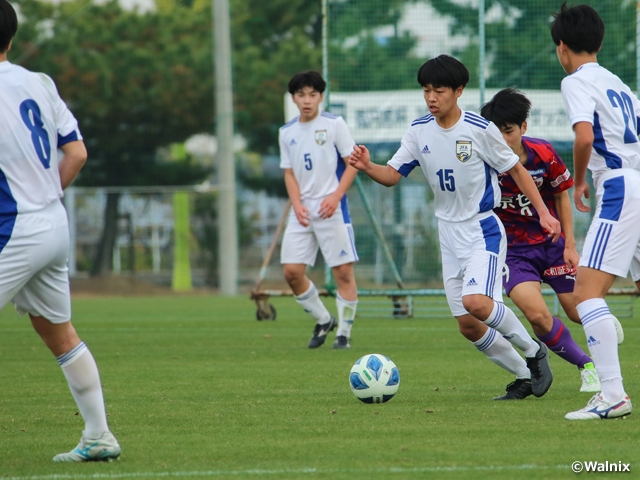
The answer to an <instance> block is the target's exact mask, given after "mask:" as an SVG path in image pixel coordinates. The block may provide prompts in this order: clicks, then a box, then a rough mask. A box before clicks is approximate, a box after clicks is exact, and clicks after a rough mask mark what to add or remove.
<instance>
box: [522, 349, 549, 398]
mask: <svg viewBox="0 0 640 480" xmlns="http://www.w3.org/2000/svg"><path fill="white" fill-rule="evenodd" d="M533 341H534V342H536V343H537V344H538V345H539V346H540V350H538V351H537V352H536V356H535V357H531V358H527V367H528V368H529V370H530V371H531V390H532V391H533V394H534V395H535V396H536V397H541V396H543V395H544V394H545V393H547V392H548V391H549V387H551V382H553V373H552V372H551V365H549V352H548V350H547V346H546V345H545V344H544V343H540V342H539V341H538V340H536V339H535V338H534V339H533Z"/></svg>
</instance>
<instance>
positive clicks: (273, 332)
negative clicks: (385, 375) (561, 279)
mask: <svg viewBox="0 0 640 480" xmlns="http://www.w3.org/2000/svg"><path fill="white" fill-rule="evenodd" d="M273 303H274V305H275V306H276V308H277V309H278V319H277V320H276V321H275V322H257V321H256V320H255V319H254V318H255V317H254V314H255V307H254V305H253V304H252V302H250V301H249V300H248V299H247V298H244V297H243V298H233V299H227V298H221V297H208V296H170V297H147V298H94V299H78V300H75V301H74V324H75V325H76V328H77V330H78V331H79V332H80V336H81V338H82V339H83V340H84V341H85V342H86V343H87V345H89V347H90V348H91V350H92V352H93V355H94V356H95V358H96V360H97V362H98V365H99V367H100V371H101V377H102V383H103V385H104V392H105V398H106V404H107V411H108V414H109V422H110V426H111V429H112V431H113V432H114V433H115V435H116V436H117V438H118V440H119V441H120V444H121V446H122V449H123V453H122V456H121V458H120V460H118V461H116V462H111V463H99V464H73V465H66V464H62V465H60V464H54V463H53V462H52V461H51V458H52V457H53V455H55V454H56V453H59V452H62V451H67V450H70V449H71V448H72V447H74V446H75V445H76V443H77V441H78V439H79V438H80V435H81V430H82V427H83V422H82V421H81V418H80V417H79V416H78V415H77V413H76V407H75V404H74V403H73V400H72V398H71V395H70V393H69V391H68V387H67V385H66V382H65V381H64V377H63V375H62V373H61V371H60V368H59V367H58V365H57V362H56V361H55V359H54V358H53V357H52V356H51V354H50V353H49V351H48V350H47V349H46V348H45V347H44V345H42V344H41V342H40V339H39V338H38V337H37V335H36V334H35V332H33V331H32V329H31V327H30V324H29V322H28V320H27V319H26V318H24V317H18V316H17V315H16V314H15V313H14V312H13V309H12V308H10V307H7V308H5V309H4V310H3V311H2V312H0V358H1V359H2V360H1V361H2V363H1V368H0V480H7V479H8V478H14V479H20V480H26V479H33V480H38V479H41V480H44V479H93V478H100V479H128V478H194V479H195V478H212V477H213V478H296V479H297V478H300V479H307V478H308V479H319V478H322V479H324V478H330V479H353V478H372V477H375V478H384V479H386V478H398V479H401V478H427V477H428V478H436V479H440V478H443V479H454V478H455V479H467V478H491V479H494V478H497V479H507V478H509V479H511V478H515V477H522V478H527V479H529V478H544V479H549V478H573V477H575V474H574V473H572V471H571V468H570V465H571V463H572V462H574V461H577V460H580V461H602V462H604V461H609V462H616V463H617V462H619V461H621V462H624V463H630V464H631V476H635V475H638V474H640V450H639V448H638V438H640V423H638V419H639V416H638V413H636V414H634V415H631V416H630V417H628V418H626V419H619V420H611V421H597V422H595V421H592V422H577V423H576V422H568V421H566V420H564V418H563V416H564V414H565V413H566V412H567V411H570V410H574V409H576V408H581V407H583V406H584V405H585V404H586V402H587V400H588V399H589V394H584V393H582V394H581V393H579V391H578V390H579V386H580V384H579V376H578V373H577V371H576V370H575V369H574V367H572V366H570V365H568V364H566V363H564V362H563V361H561V360H560V359H559V358H558V357H555V356H554V357H553V358H552V367H553V368H554V374H555V382H554V384H553V386H552V388H551V390H550V391H549V393H548V394H547V395H546V396H544V397H543V398H540V399H536V398H533V397H530V398H528V399H526V400H523V401H520V402H493V401H491V398H492V397H493V396H495V395H496V394H500V393H502V392H503V390H504V387H505V385H506V384H507V383H508V382H510V381H511V379H510V378H509V376H508V375H507V374H506V373H504V372H503V371H502V370H500V369H498V367H496V366H495V365H493V364H492V363H490V362H489V361H488V360H486V359H485V358H484V356H483V355H481V354H480V353H478V352H477V351H476V350H475V348H473V347H472V345H470V344H469V342H468V341H466V340H464V339H463V338H462V337H461V336H460V334H459V333H458V332H457V328H456V325H455V321H454V320H453V319H452V318H444V319H441V320H391V319H377V320H368V319H367V320H361V321H356V325H355V326H354V332H353V341H352V349H351V350H349V351H334V350H332V349H331V343H332V342H333V333H332V334H330V337H329V340H328V342H327V344H326V345H325V346H323V347H322V348H320V349H318V350H308V349H307V348H306V345H307V341H308V340H309V337H310V335H311V330H312V328H313V323H312V321H311V320H310V319H309V318H307V317H306V315H305V314H304V313H303V312H302V311H301V310H300V309H299V307H298V306H297V305H296V304H295V302H294V301H293V300H291V299H275V300H274V301H273ZM327 304H328V305H329V307H330V309H332V310H335V305H334V304H333V302H332V301H328V302H327ZM639 307H640V305H636V311H638V308H639ZM636 316H637V315H636ZM636 320H637V319H623V321H622V323H623V326H624V327H625V333H626V340H625V343H624V344H622V345H621V348H620V354H621V359H622V367H623V374H624V376H625V385H626V388H627V392H628V393H629V394H630V396H631V397H632V399H634V400H635V399H638V401H640V382H639V380H640V368H639V364H640V348H639V347H640V331H639V328H638V323H637V321H636ZM571 330H572V332H573V335H574V338H576V339H577V340H578V342H579V343H580V344H581V345H584V343H585V342H584V335H583V333H582V329H581V328H580V327H574V326H572V327H571ZM366 353H383V354H385V355H387V356H389V357H390V358H391V359H393V360H394V361H395V363H396V364H397V365H398V367H399V369H400V374H401V384H400V389H399V391H398V394H397V395H396V396H395V397H394V398H393V400H391V401H390V402H389V403H387V404H383V405H366V404H363V403H361V402H359V401H358V400H357V399H356V398H355V397H354V396H353V395H352V393H351V391H350V389H349V384H348V373H349V370H350V368H351V365H352V364H353V362H354V361H355V360H356V359H358V358H359V357H360V356H362V355H364V354H366ZM582 475H585V473H583V474H582ZM586 475H588V474H586ZM597 477H598V478H618V477H617V475H615V474H609V475H607V474H598V475H597Z"/></svg>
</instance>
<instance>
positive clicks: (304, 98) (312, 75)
mask: <svg viewBox="0 0 640 480" xmlns="http://www.w3.org/2000/svg"><path fill="white" fill-rule="evenodd" d="M326 86H327V83H326V82H325V81H324V79H323V78H322V75H320V74H319V73H318V72H315V71H313V70H309V71H307V72H300V73H296V74H295V75H294V76H293V78H292V79H291V80H290V81H289V93H290V94H291V98H292V99H293V103H295V104H296V106H297V107H298V110H300V121H302V122H308V121H310V120H313V119H314V118H316V116H317V115H318V110H319V108H320V103H322V100H323V99H324V95H323V94H324V89H325V88H326Z"/></svg>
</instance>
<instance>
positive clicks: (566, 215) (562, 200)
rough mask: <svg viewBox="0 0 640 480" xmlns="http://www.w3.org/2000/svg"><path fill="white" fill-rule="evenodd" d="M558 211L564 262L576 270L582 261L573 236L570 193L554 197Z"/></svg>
mask: <svg viewBox="0 0 640 480" xmlns="http://www.w3.org/2000/svg"><path fill="white" fill-rule="evenodd" d="M553 198H554V201H555V203H556V210H557V211H558V217H559V220H560V226H561V227H562V231H563V232H564V261H565V262H566V263H567V266H568V267H569V268H576V267H577V266H578V262H579V261H580V255H579V254H578V251H577V250H576V238H575V236H574V235H573V214H572V212H571V198H569V191H568V190H565V191H563V192H560V193H556V194H554V195H553Z"/></svg>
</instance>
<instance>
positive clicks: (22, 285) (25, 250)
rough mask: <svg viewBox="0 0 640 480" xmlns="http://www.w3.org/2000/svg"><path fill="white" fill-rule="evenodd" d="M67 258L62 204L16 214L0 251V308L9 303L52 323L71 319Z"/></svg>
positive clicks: (64, 214) (57, 203)
mask: <svg viewBox="0 0 640 480" xmlns="http://www.w3.org/2000/svg"><path fill="white" fill-rule="evenodd" d="M68 257H69V226H68V224H67V214H66V211H65V209H64V207H63V206H62V203H60V202H59V201H58V202H56V203H54V204H51V205H49V206H48V207H46V208H45V209H43V210H40V211H38V212H31V213H22V214H18V215H17V217H16V220H15V225H14V227H13V231H12V232H11V237H10V238H9V241H8V242H7V244H6V245H5V246H4V248H3V249H2V252H0V308H2V307H4V306H5V305H6V304H7V302H9V301H10V300H12V301H13V304H14V305H15V307H16V310H17V311H18V313H20V314H24V313H30V314H31V315H34V316H42V317H44V318H46V319H47V320H49V321H50V322H51V323H64V322H66V321H68V320H70V319H71V296H70V294H69V276H68V268H67V259H68Z"/></svg>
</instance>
